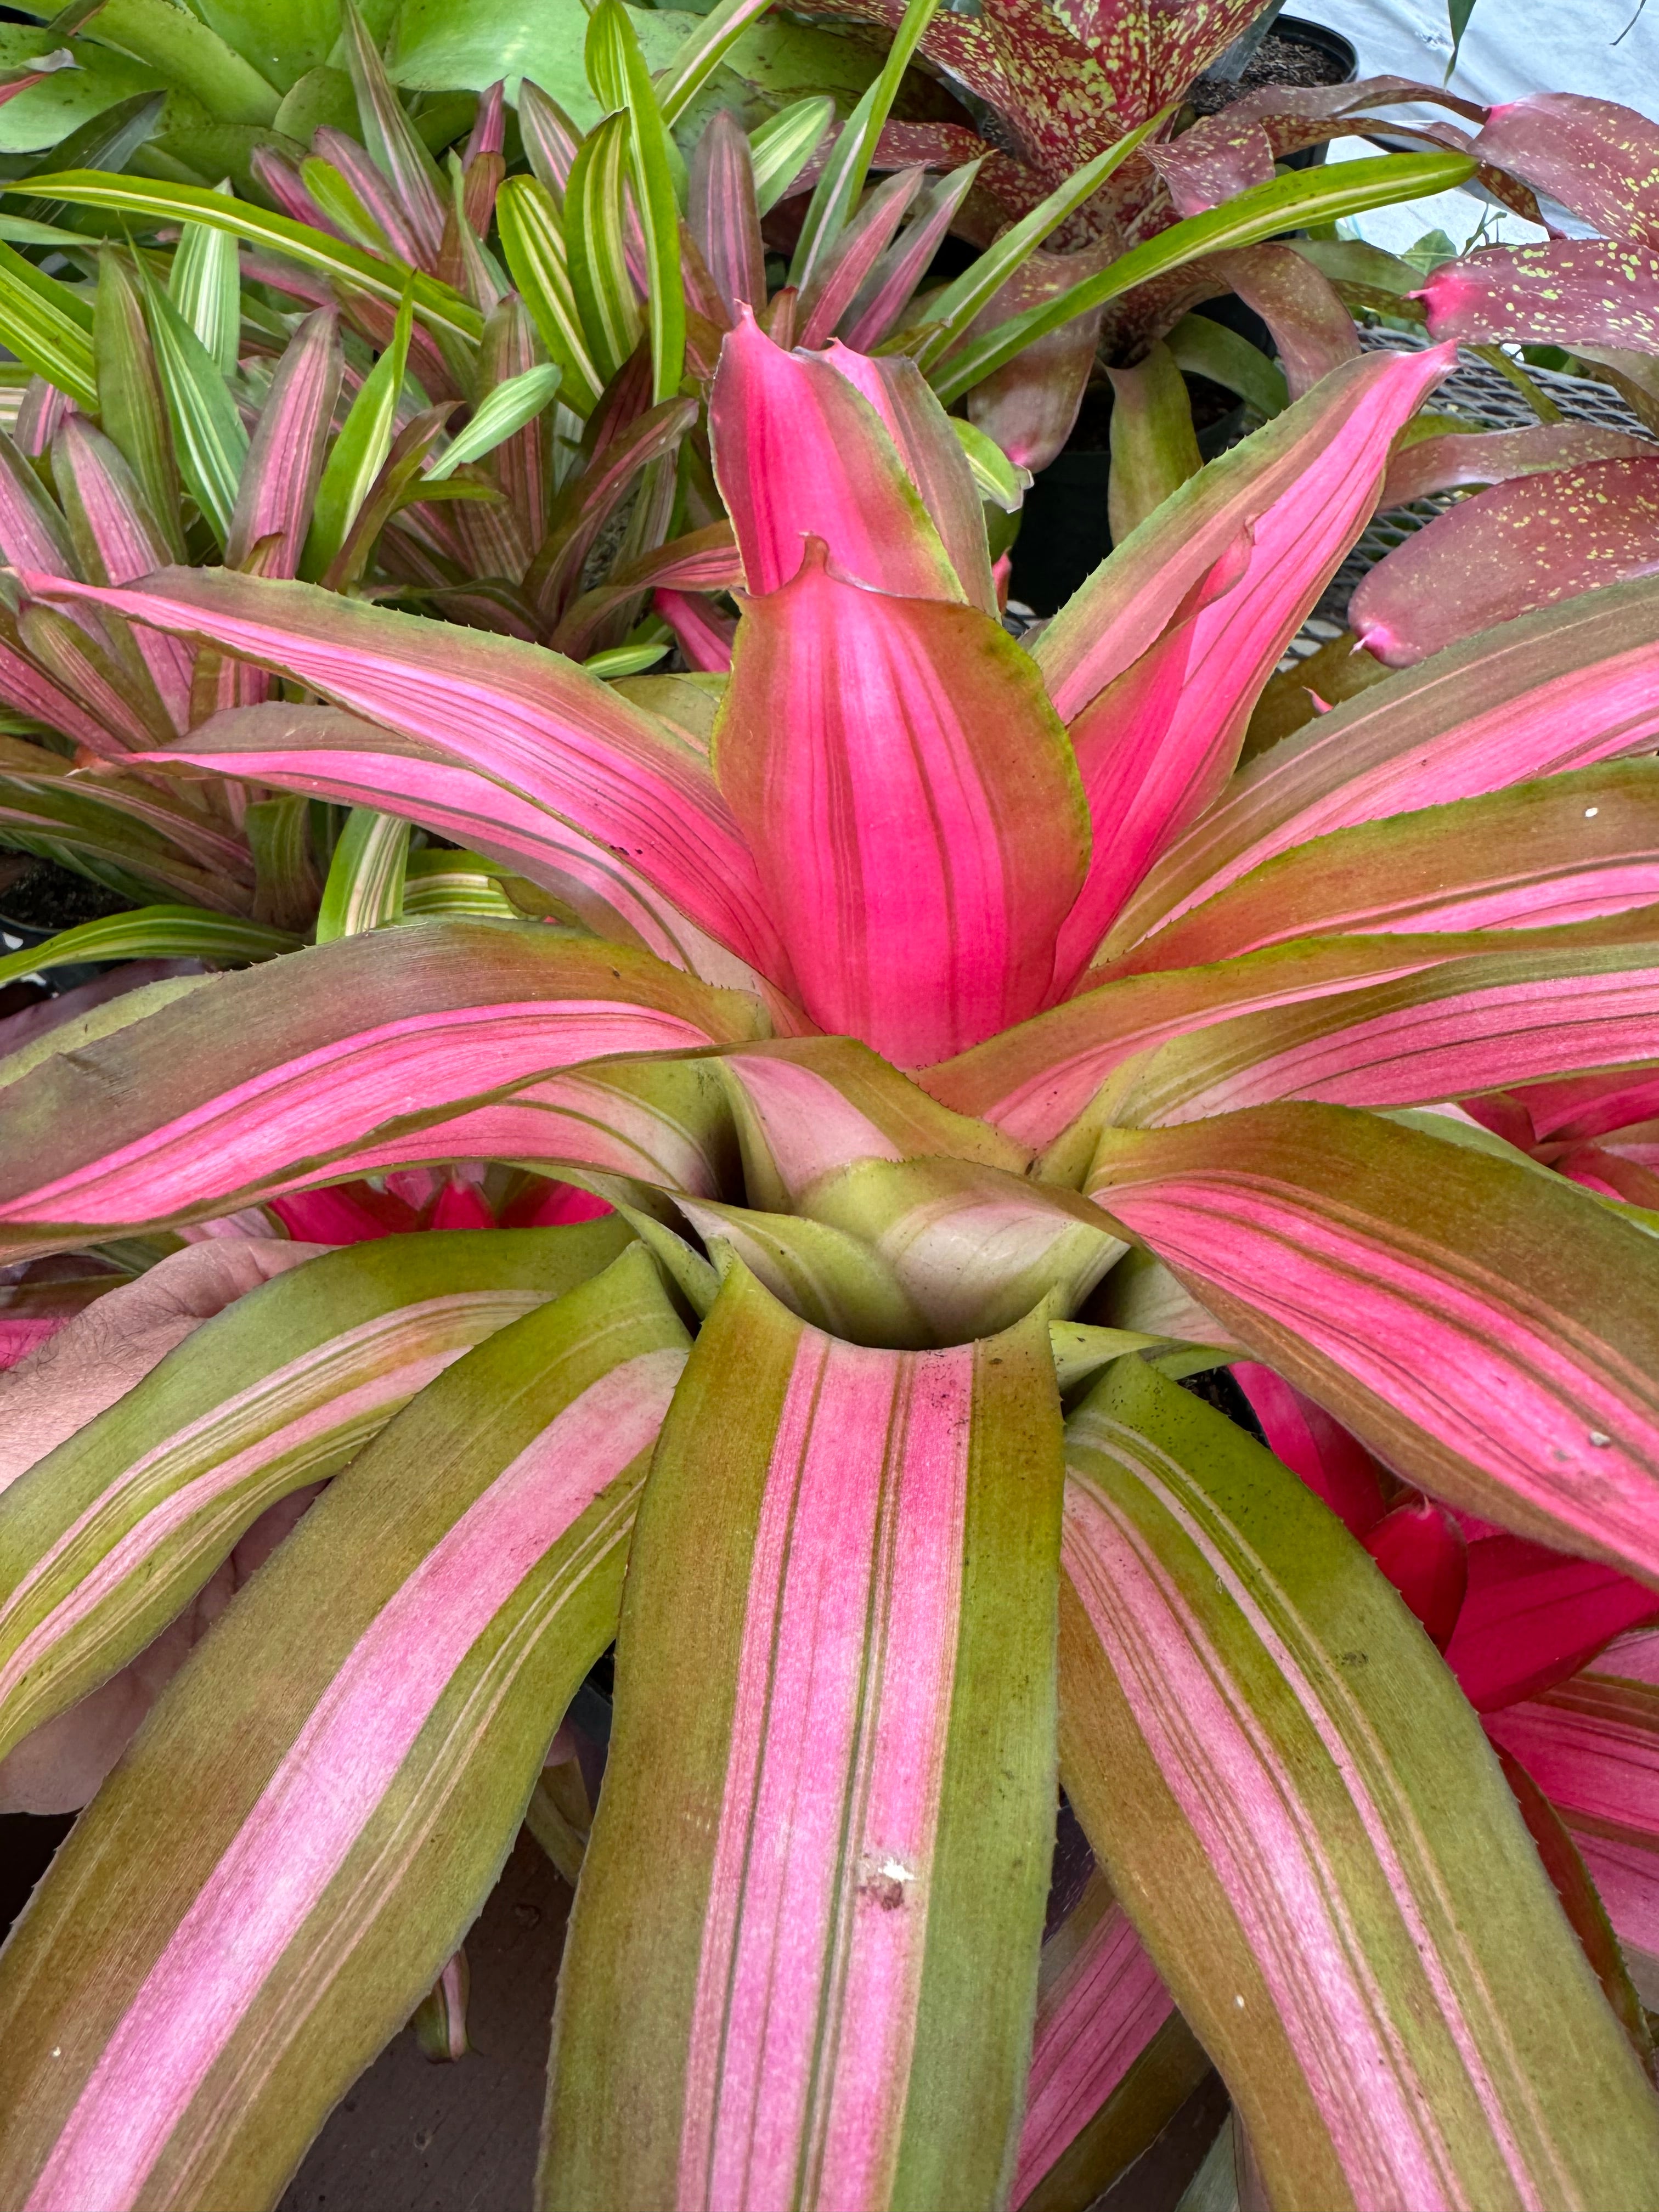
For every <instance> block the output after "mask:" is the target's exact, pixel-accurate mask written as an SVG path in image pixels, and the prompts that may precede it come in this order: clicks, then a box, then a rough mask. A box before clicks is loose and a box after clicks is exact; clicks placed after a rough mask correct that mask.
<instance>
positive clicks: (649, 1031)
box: [0, 921, 760, 1254]
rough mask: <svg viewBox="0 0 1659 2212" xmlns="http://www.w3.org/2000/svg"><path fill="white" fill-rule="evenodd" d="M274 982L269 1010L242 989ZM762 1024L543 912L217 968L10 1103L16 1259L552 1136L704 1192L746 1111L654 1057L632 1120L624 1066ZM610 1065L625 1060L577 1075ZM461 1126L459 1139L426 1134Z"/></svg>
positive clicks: (2, 1231)
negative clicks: (734, 1111)
mask: <svg viewBox="0 0 1659 2212" xmlns="http://www.w3.org/2000/svg"><path fill="white" fill-rule="evenodd" d="M250 984H252V985H253V986H254V987H255V991H256V994H257V1002H256V1001H251V1000H242V999H241V998H240V996H239V995H238V994H240V992H242V991H244V990H246V987H247V986H249V985H250ZM210 1002H211V1004H210ZM416 1008H417V1009H418V1010H419V1011H411V1009H416ZM759 1021H760V1013H759V1009H758V1007H757V1006H754V1005H753V1003H752V1002H751V1001H748V1000H744V999H743V998H741V997H740V996H739V995H738V994H736V993H734V992H717V991H711V990H709V989H708V987H706V986H704V985H702V984H699V983H695V982H693V981H691V979H690V977H689V976H685V975H680V974H679V973H678V971H677V970H675V969H671V968H664V967H662V966H661V965H660V963H658V962H656V961H653V960H652V959H650V958H649V957H648V956H647V955H645V954H642V953H635V952H629V951H627V950H626V949H625V948H623V946H620V945H599V944H598V942H597V941H596V940H595V939H589V938H580V937H577V936H576V935H575V934H574V933H565V932H562V931H556V930H551V929H547V928H545V927H543V926H541V925H540V924H537V923H529V922H491V921H422V922H411V923H409V924H406V925H405V926H404V927H400V928H398V929H396V930H392V931H389V932H388V933H386V935H385V936H384V937H377V936H374V935H368V936H357V937H347V938H342V939H338V940H337V942H336V943H334V944H333V945H318V946H316V947H315V948H313V949H312V950H308V951H303V952H296V953H291V954H289V956H288V957H287V959H286V960H282V961H272V962H267V963H264V965H263V966H262V967H259V968H256V969H250V970H247V971H246V972H244V973H243V974H241V975H216V976H212V977H209V978H206V979H204V981H202V982H201V984H200V985H199V987H197V989H196V990H194V991H192V992H191V994H190V998H189V1000H188V1001H187V1002H186V1001H184V1000H181V1001H180V1002H179V1003H178V1004H177V1005H173V1006H166V1007H163V1008H161V1010H160V1011H159V1012H157V1013H155V1014H154V1015H152V1016H150V1017H149V1019H148V1020H144V1021H138V1022H135V1023H132V1024H130V1025H129V1026H127V1027H125V1028H123V1029H122V1030H119V1031H118V1033H117V1034H115V1035H113V1036H108V1037H105V1038H102V1039H100V1041H99V1042H96V1043H91V1042H87V1043H84V1044H82V1048H80V1049H79V1050H78V1051H76V1052H75V1053H74V1054H63V1055H60V1054H52V1055H51V1056H50V1057H49V1058H48V1059H47V1060H46V1061H44V1062H43V1064H42V1065H40V1066H38V1067H35V1068H33V1070H32V1071H31V1072H30V1073H28V1074H27V1075H25V1076H23V1077H21V1079H19V1080H18V1081H17V1082H15V1083H13V1084H11V1085H8V1086H7V1087H5V1088H4V1089H3V1090H0V1158H3V1159H4V1161H5V1164H6V1169H7V1170H8V1171H9V1174H10V1176H11V1178H12V1180H11V1182H10V1185H9V1190H5V1191H3V1194H0V1223H3V1224H4V1227H3V1228H0V1250H4V1251H8V1252H10V1253H13V1254H15V1253H17V1252H21V1251H24V1250H28V1249H52V1247H53V1246H54V1245H62V1244H64V1243H71V1244H73V1243H87V1242H88V1241H95V1240H96V1239H97V1238H98V1237H100V1235H103V1234H107V1233H111V1232H112V1231H118V1230H120V1229H131V1228H133V1227H135V1226H137V1225H139V1223H141V1222H142V1223H143V1224H145V1225H151V1224H155V1223H159V1222H161V1221H168V1222H178V1221H186V1220H191V1219H196V1220H200V1219H204V1218H208V1217H209V1216H210V1215H212V1214H215V1213H221V1212H226V1211H229V1210H234V1207H235V1206H240V1205H245V1204H247V1203H249V1202H250V1201H251V1200H253V1199H256V1198H261V1197H264V1196H270V1195H275V1194H276V1191H277V1190H278V1189H279V1188H281V1189H301V1188H306V1187H307V1185H308V1184H310V1183H313V1182H330V1181H338V1180H339V1179H340V1178H341V1177H342V1176H346V1175H349V1174H352V1173H356V1174H363V1173H367V1172H368V1171H370V1170H372V1169H374V1168H380V1167H395V1166H398V1165H402V1164H409V1163H410V1162H412V1161H414V1160H416V1159H417V1158H419V1159H434V1158H435V1159H453V1158H491V1157H493V1158H507V1159H525V1160H530V1161H538V1160H540V1159H541V1158H543V1157H544V1155H543V1152H542V1150H541V1145H542V1144H543V1143H545V1142H547V1141H551V1142H552V1143H553V1144H554V1145H555V1146H556V1155H557V1157H558V1158H562V1159H563V1158H569V1159H572V1160H575V1161H586V1162H588V1164H592V1165H594V1166H598V1167H601V1168H604V1169H605V1170H610V1171H611V1172H613V1173H616V1174H621V1175H643V1176H645V1177H646V1179H647V1180H649V1181H663V1182H668V1183H670V1184H674V1183H676V1182H679V1181H681V1180H682V1179H685V1180H688V1181H689V1182H690V1187H691V1188H702V1186H703V1184H704V1182H705V1181H706V1178H707V1174H708V1170H702V1169H699V1168H698V1167H697V1166H696V1164H694V1163H695V1160H696V1154H697V1152H698V1150H699V1147H700V1145H701V1144H702V1141H703V1136H704V1132H705V1131H706V1130H707V1128H708V1124H709V1121H710V1115H711V1113H713V1114H716V1115H717V1114H718V1113H719V1112H720V1110H721V1109H722V1105H723V1102H722V1100H721V1097H720V1091H719V1088H718V1085H717V1084H716V1082H715V1080H714V1078H713V1077H712V1075H711V1076H709V1077H708V1078H707V1079H705V1080H704V1081H703V1082H702V1083H701V1084H700V1082H699V1078H698V1072H697V1071H696V1069H695V1068H687V1067H684V1066H681V1065H680V1064H678V1063H676V1062H673V1061H669V1062H666V1063H665V1064H663V1065H662V1066H656V1065H655V1064H653V1063H647V1077H646V1092H647V1096H645V1097H641V1098H640V1099H639V1100H638V1102H637V1103H636V1104H635V1105H634V1106H633V1107H632V1108H631V1109H630V1103H629V1098H628V1096H627V1091H628V1084H627V1081H626V1079H625V1077H624V1076H623V1074H622V1073H621V1071H619V1070H618V1068H617V1066H616V1064H615V1056H619V1055H623V1054H636V1055H637V1054H653V1053H659V1052H662V1051H664V1050H667V1051H668V1052H670V1053H673V1052H678V1051H685V1050H696V1048H698V1047H700V1046H707V1045H708V1044H710V1043H714V1042H719V1043H731V1042H738V1040H739V1039H740V1038H741V1037H742V1036H744V1035H745V1034H748V1035H752V1034H753V1032H754V1030H755V1028H756V1027H757V1025H758V1024H759ZM589 1060H611V1062H612V1064H611V1066H606V1067H604V1068H595V1069H593V1070H592V1071H589V1072H587V1073H576V1072H575V1071H576V1070H577V1068H578V1067H579V1066H580V1063H583V1062H586V1061H589ZM565 1071H570V1073H569V1076H568V1080H569V1081H571V1082H574V1085H575V1086H576V1087H575V1089H574V1091H566V1092H563V1093H561V1094H558V1096H557V1097H556V1096H555V1093H554V1092H552V1091H549V1090H548V1089H547V1087H546V1082H547V1079H554V1080H555V1082H556V1081H557V1080H558V1079H560V1078H561V1077H562V1075H563V1074H564V1072H565ZM658 1078H660V1079H661V1084H662V1085H665V1086H666V1087H665V1091H664V1093H663V1096H664V1097H665V1100H666V1101H668V1102H670V1103H668V1104H667V1107H666V1110H665V1111H664V1112H663V1113H661V1114H660V1115H659V1114H658V1112H657V1111H656V1109H655V1108H654V1106H653V1103H652V1100H651V1097H650V1096H649V1095H648V1094H649V1093H650V1091H651V1088H652V1085H653V1082H654V1081H655V1080H656V1079H658ZM619 1080H620V1081H621V1082H622V1084H623V1090H622V1092H621V1094H620V1095H619V1094H618V1093H617V1091H616V1090H614V1089H613V1088H612V1087H611V1086H612V1085H614V1084H615V1083H616V1082H617V1081H619ZM595 1086H597V1088H596V1087H595ZM688 1086H689V1087H688ZM532 1089H533V1090H534V1091H535V1093H536V1097H535V1101H534V1103H531V1101H530V1099H529V1097H528V1093H529V1091H531V1090H532ZM700 1089H702V1090H704V1091H707V1092H708V1094H709V1100H708V1105H706V1106H704V1107H703V1108H702V1109H701V1110H699V1109H698V1107H697V1104H696V1097H697V1093H698V1091H699V1090H700ZM507 1101H512V1102H513V1103H512V1104H509V1103H497V1102H507ZM514 1104H516V1105H517V1108H518V1110H517V1112H516V1115H515V1112H514ZM474 1107H477V1108H478V1109H480V1111H481V1112H482V1113H483V1117H484V1120H485V1121H489V1122H490V1126H489V1127H488V1128H484V1127H480V1126H478V1121H477V1115H473V1114H471V1113H469V1112H468V1111H467V1110H466V1109H471V1108H474ZM492 1109H493V1111H494V1112H495V1114H496V1115H498V1116H499V1115H500V1114H501V1113H505V1114H506V1116H507V1118H506V1120H505V1121H501V1120H500V1119H499V1118H497V1119H495V1121H491V1112H492ZM411 1116H412V1119H411ZM537 1121H542V1122H544V1124H545V1125H547V1127H548V1135H547V1137H546V1138H544V1139H540V1140H539V1141H538V1139H537V1138H536V1136H535V1134H534V1133H533V1131H534V1125H535V1123H536V1122H537ZM438 1124H441V1125H442V1134H441V1136H428V1135H427V1134H426V1132H427V1131H428V1129H431V1128H434V1127H435V1126H436V1125H438ZM417 1127H418V1129H419V1131H420V1134H419V1135H418V1136H416V1134H415V1132H416V1128H417ZM411 1137H413V1138H414V1144H413V1147H412V1149H411V1147H410V1142H409V1139H410V1138H411ZM658 1145H666V1146H667V1147H668V1150H667V1152H665V1153H663V1154H660V1155H658V1154H656V1153H655V1152H653V1147H654V1146H658ZM688 1147H689V1150H688V1149H686V1148H688ZM677 1155H678V1157H676V1156H677ZM653 1157H655V1158H658V1160H659V1164H658V1166H657V1167H656V1168H654V1169H653V1167H652V1166H651V1165H650V1164H649V1163H650V1161H651V1160H652V1158H653ZM273 1178H274V1180H273ZM255 1184H257V1185H258V1188H257V1189H255V1188H252V1186H253V1185H255ZM70 1222H73V1224H74V1227H73V1228H68V1225H69V1224H70ZM48 1223H51V1224H52V1225H53V1226H52V1227H50V1228H48V1227H46V1224H48ZM59 1225H62V1226H64V1227H65V1228H68V1233H67V1234H59V1233H58V1227H59ZM82 1231H84V1232H85V1233H84V1234H83V1233H82Z"/></svg>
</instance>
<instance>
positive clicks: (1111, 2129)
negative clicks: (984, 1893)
mask: <svg viewBox="0 0 1659 2212" xmlns="http://www.w3.org/2000/svg"><path fill="white" fill-rule="evenodd" d="M1208 2066H1209V2061H1208V2059H1207V2058H1206V2057H1205V2055H1204V2052H1203V2051H1202V2049H1201V2048H1200V2045H1199V2043H1198V2041H1197V2039H1196V2038H1195V2037H1194V2034H1193V2032H1192V2030H1191V2028H1189V2027H1188V2025H1187V2023H1186V2021H1184V2020H1182V2017H1181V2015H1180V2014H1179V2013H1178V2012H1177V2011H1176V2008H1175V2001H1174V1999H1173V1998H1172V1997H1171V1996H1170V1992H1169V1991H1168V1990H1166V1989H1165V1988H1164V1984H1163V1982H1162V1981H1161V1980H1160V1978H1159V1977H1158V1969H1157V1967H1156V1966H1153V1964H1152V1960H1150V1959H1149V1958H1148V1957H1147V1955H1146V1947H1145V1945H1144V1944H1143V1943H1142V1942H1141V1941H1140V1939H1139V1936H1137V1935H1136V1934H1135V1931H1134V1929H1133V1925H1132V1924H1131V1923H1130V1921H1129V1917H1128V1916H1127V1913H1126V1912H1125V1911H1124V1910H1123V1907H1122V1906H1121V1905H1120V1904H1119V1903H1118V1902H1117V1900H1116V1899H1115V1897H1114V1896H1113V1895H1112V1890H1111V1884H1110V1883H1109V1881H1107V1880H1106V1879H1105V1877H1104V1876H1103V1875H1100V1874H1098V1873H1097V1874H1096V1875H1093V1876H1092V1878H1091V1881H1090V1882H1089V1884H1088V1887H1086V1888H1085V1891H1084V1893H1083V1895H1082V1896H1081V1897H1080V1898H1079V1900H1078V1903H1077V1905H1076V1907H1075V1908H1074V1910H1073V1911H1072V1912H1071V1913H1070V1914H1069V1915H1068V1917H1066V1919H1065V1920H1064V1921H1062V1922H1061V1923H1060V1926H1059V1927H1058V1928H1057V1929H1055V1930H1054V1934H1053V1935H1052V1936H1049V1938H1048V1941H1047V1942H1046V1943H1044V1945H1043V1947H1042V1971H1041V1972H1040V1973H1039V1975H1038V1977H1037V2015H1036V2035H1035V2036H1034V2038H1033V2039H1032V2045H1031V2075H1030V2081H1029V2082H1028V2083H1027V2085H1026V2091H1025V2124H1024V2127H1023V2128H1022V2129H1021V2130H1020V2137H1019V2164H1018V2168H1017V2169H1016V2171H1015V2174H1014V2186H1013V2191H1012V2196H1011V2197H1010V2199H1009V2202H1010V2203H1012V2204H1013V2205H1015V2206H1017V2207H1018V2208H1019V2212H1085V2208H1086V2207H1087V2206H1089V2205H1091V2204H1092V2203H1094V2201H1095V2199H1096V2197H1098V2196H1099V2195H1100V2192H1101V2191H1102V2190H1103V2189H1105V2188H1107V2187H1109V2185H1110V2184H1111V2183H1112V2182H1113V2181H1115V2179H1116V2178H1117V2176H1118V2175H1119V2174H1120V2173H1121V2172H1122V2171H1123V2169H1124V2168H1125V2167H1126V2166H1128V2165H1129V2164H1130V2163H1131V2161H1132V2160H1134V2159H1137V2158H1139V2155H1140V2154H1141V2152H1142V2151H1144V2150H1146V2149H1147V2148H1149V2147H1150V2145H1151V2144H1152V2142H1154V2141H1155V2140H1156V2138H1157V2137H1158V2135H1159V2134H1160V2133H1161V2132H1162V2131H1163V2130H1164V2127H1165V2126H1166V2125H1167V2124H1168V2123H1169V2122H1170V2120H1171V2119H1173V2118H1174V2117H1175V2115H1176V2112H1177V2111H1178V2109H1179V2108H1180V2106H1182V2104H1183V2103H1184V2102H1185V2101H1186V2100H1187V2098H1188V2096H1189V2095H1190V2094H1191V2093H1192V2092H1193V2091H1194V2089H1195V2088H1196V2087H1198V2085H1199V2083H1200V2081H1202V2080H1203V2078H1204V2075H1205V2074H1206V2071H1207V2069H1208Z"/></svg>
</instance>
